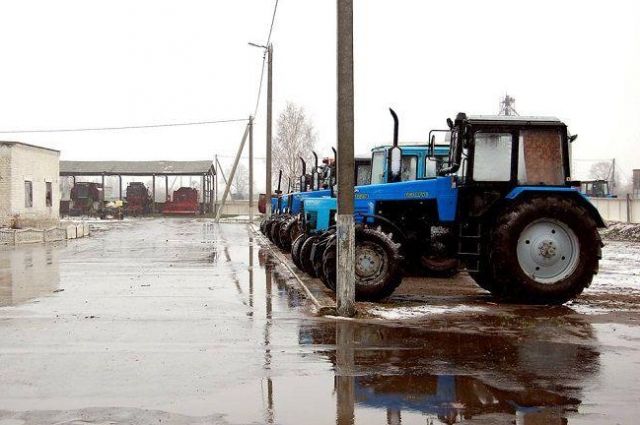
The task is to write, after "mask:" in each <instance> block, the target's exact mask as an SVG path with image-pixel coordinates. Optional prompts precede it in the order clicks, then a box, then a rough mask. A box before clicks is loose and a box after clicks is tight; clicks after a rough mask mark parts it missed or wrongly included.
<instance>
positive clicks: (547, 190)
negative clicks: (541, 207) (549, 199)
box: [506, 186, 607, 228]
mask: <svg viewBox="0 0 640 425" xmlns="http://www.w3.org/2000/svg"><path fill="white" fill-rule="evenodd" d="M554 193H559V194H561V195H563V196H569V197H570V198H571V199H573V200H575V201H576V202H578V204H579V205H582V206H584V207H585V208H586V209H587V211H589V214H590V215H591V217H592V218H593V219H594V220H595V222H596V224H597V225H598V227H601V228H602V227H607V225H606V224H605V222H604V220H603V219H602V216H601V215H600V213H599V212H598V210H597V209H596V207H595V206H593V204H592V203H591V202H590V201H589V198H587V197H586V196H584V194H582V193H581V192H580V191H578V190H577V189H576V188H573V187H564V186H519V187H516V188H515V189H513V190H512V191H511V192H509V193H508V194H507V196H506V199H510V200H514V199H519V198H522V197H525V196H529V195H552V194H554Z"/></svg>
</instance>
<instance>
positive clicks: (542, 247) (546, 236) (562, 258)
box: [517, 218, 579, 283]
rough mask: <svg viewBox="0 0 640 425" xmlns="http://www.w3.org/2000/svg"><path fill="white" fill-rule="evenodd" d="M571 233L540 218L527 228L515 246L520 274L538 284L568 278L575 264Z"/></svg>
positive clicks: (575, 246)
mask: <svg viewBox="0 0 640 425" xmlns="http://www.w3.org/2000/svg"><path fill="white" fill-rule="evenodd" d="M578 253H579V242H578V237H577V236H576V234H575V232H574V231H573V230H572V229H571V228H570V227H569V226H567V225H566V224H565V223H562V222H560V221H557V220H553V219H548V218H543V219H540V220H536V221H534V222H532V223H531V224H529V225H528V226H527V227H525V229H524V230H523V231H522V233H521V234H520V237H519V238H518V245H517V255H518V262H519V264H520V267H521V268H522V270H523V271H524V272H525V273H526V274H527V275H528V276H529V277H531V278H532V279H534V280H535V281H537V282H540V283H555V282H557V281H559V280H562V279H564V278H566V277H567V276H569V275H570V274H571V273H573V271H574V270H575V268H576V267H577V264H578Z"/></svg>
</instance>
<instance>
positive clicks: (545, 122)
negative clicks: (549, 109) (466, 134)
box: [467, 115, 564, 126]
mask: <svg viewBox="0 0 640 425" xmlns="http://www.w3.org/2000/svg"><path fill="white" fill-rule="evenodd" d="M467 120H468V121H469V124H471V125H483V124H484V125H532V126H560V125H564V123H563V122H562V121H560V119H559V118H556V117H533V116H519V115H469V116H468V117H467Z"/></svg>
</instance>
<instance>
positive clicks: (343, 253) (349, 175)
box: [336, 0, 356, 317]
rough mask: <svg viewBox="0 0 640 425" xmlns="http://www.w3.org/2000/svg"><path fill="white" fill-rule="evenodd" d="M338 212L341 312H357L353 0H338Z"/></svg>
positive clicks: (338, 291)
mask: <svg viewBox="0 0 640 425" xmlns="http://www.w3.org/2000/svg"><path fill="white" fill-rule="evenodd" d="M337 3H338V4H337V21H338V22H337V24H338V25H337V27H338V34H337V41H338V43H337V56H338V57H337V64H338V69H337V82H338V105H337V121H338V134H337V135H338V143H337V145H338V160H337V164H336V168H337V176H338V213H337V214H336V236H337V254H338V261H337V264H336V268H337V270H336V277H337V291H336V304H337V309H338V314H339V315H341V316H347V317H352V316H354V315H355V313H356V311H355V270H354V261H355V258H354V256H355V229H354V223H353V167H354V163H353V139H354V131H353V119H354V110H353V0H337Z"/></svg>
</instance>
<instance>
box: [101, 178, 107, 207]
mask: <svg viewBox="0 0 640 425" xmlns="http://www.w3.org/2000/svg"><path fill="white" fill-rule="evenodd" d="M105 189H106V187H105V186H104V174H103V175H102V193H101V194H100V201H101V202H102V208H104V199H105V197H104V192H105Z"/></svg>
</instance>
